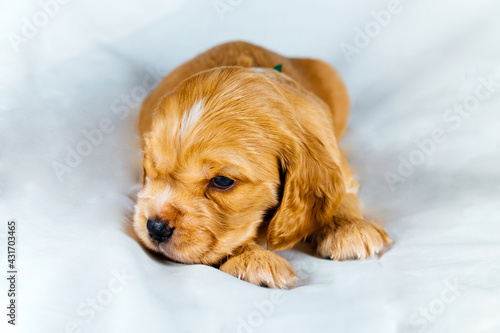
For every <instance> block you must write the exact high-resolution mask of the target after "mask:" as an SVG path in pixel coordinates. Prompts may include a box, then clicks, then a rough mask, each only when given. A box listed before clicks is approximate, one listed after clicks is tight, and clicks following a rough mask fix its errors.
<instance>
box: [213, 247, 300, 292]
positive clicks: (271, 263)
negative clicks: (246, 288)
mask: <svg viewBox="0 0 500 333" xmlns="http://www.w3.org/2000/svg"><path fill="white" fill-rule="evenodd" d="M220 270H221V271H223V272H225V273H228V274H231V275H233V276H235V277H237V278H239V279H240V280H244V281H246V282H250V283H252V284H255V285H257V286H261V287H266V288H280V289H289V288H293V287H294V286H295V285H296V283H297V278H296V276H295V272H294V270H293V268H292V266H291V265H290V263H288V261H286V260H285V259H283V258H281V257H280V256H278V255H277V254H274V253H272V252H269V251H266V250H262V251H255V252H254V251H252V252H251V253H248V252H244V253H242V254H239V255H236V256H233V257H231V258H229V259H228V260H227V261H226V262H225V263H224V264H222V265H221V266H220Z"/></svg>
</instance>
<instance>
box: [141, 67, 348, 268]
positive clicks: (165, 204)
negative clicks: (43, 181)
mask: <svg viewBox="0 0 500 333" xmlns="http://www.w3.org/2000/svg"><path fill="white" fill-rule="evenodd" d="M273 72H275V71H272V70H269V71H266V72H265V73H257V72H254V71H252V70H249V69H244V68H239V67H223V68H216V69H213V70H209V71H205V72H202V73H199V74H197V75H195V76H192V77H190V78H189V79H187V80H185V81H184V82H183V83H181V84H180V85H179V86H178V87H177V88H176V89H175V91H173V92H172V93H171V94H169V95H168V96H166V97H164V98H163V99H162V101H161V102H160V103H159V105H158V107H157V110H156V113H155V118H154V120H153V123H152V128H151V131H150V132H149V133H148V134H147V135H146V136H145V138H144V149H143V153H144V161H143V164H144V187H143V189H142V190H141V191H140V193H139V196H138V197H139V199H138V202H137V205H136V212H135V217H134V229H135V231H136V233H137V235H138V236H139V238H140V240H141V241H142V242H143V243H144V245H145V246H147V247H148V248H150V249H151V250H153V251H156V252H160V253H163V254H164V255H165V256H167V257H169V258H171V259H173V260H176V261H179V262H184V263H204V264H216V263H218V262H220V261H221V260H222V259H224V258H226V257H227V256H229V255H231V254H232V252H233V251H234V250H235V249H236V248H238V247H239V246H240V245H242V244H243V243H245V242H247V241H248V240H249V239H251V238H253V237H255V236H256V233H257V229H258V227H259V225H260V224H261V222H262V221H263V218H264V216H265V215H266V213H268V212H269V211H271V210H272V211H274V215H273V217H272V218H271V220H270V223H269V228H268V246H269V247H272V248H275V249H282V248H286V247H289V246H292V245H293V244H294V243H296V242H297V241H299V240H301V239H302V238H304V237H306V236H308V235H309V234H310V233H311V232H313V231H314V230H315V229H317V228H318V227H320V226H321V225H324V224H325V223H327V222H328V221H329V220H330V219H331V218H332V215H333V212H334V210H335V208H336V206H337V205H338V203H339V201H340V198H341V195H342V194H343V192H344V191H345V190H344V184H343V181H342V177H341V174H340V170H339V168H338V166H337V160H336V158H337V154H338V153H337V149H338V148H337V147H336V142H335V139H334V136H333V132H332V129H331V125H330V124H331V119H330V118H329V115H328V111H327V109H326V106H325V105H324V104H322V102H320V101H319V100H318V99H317V98H315V97H314V96H312V95H310V94H308V93H307V92H306V91H304V90H303V89H302V88H301V87H299V86H298V85H297V84H296V83H294V81H292V80H290V79H289V78H288V77H286V76H285V75H283V74H280V73H277V72H276V73H273Z"/></svg>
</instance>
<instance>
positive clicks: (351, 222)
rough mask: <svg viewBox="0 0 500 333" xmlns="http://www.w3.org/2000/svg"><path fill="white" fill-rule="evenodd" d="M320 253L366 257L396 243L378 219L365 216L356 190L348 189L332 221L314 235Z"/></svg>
mask: <svg viewBox="0 0 500 333" xmlns="http://www.w3.org/2000/svg"><path fill="white" fill-rule="evenodd" d="M312 243H313V246H314V247H315V249H316V252H317V253H318V255H319V256H321V257H324V258H329V259H333V260H347V259H366V258H369V257H372V256H373V255H374V254H378V253H379V252H380V251H381V250H382V249H383V248H384V247H385V246H387V245H389V244H391V243H392V240H391V239H390V238H389V235H388V234H387V233H386V232H385V231H384V229H382V227H381V226H380V225H378V224H376V223H373V222H369V221H366V220H364V219H363V215H362V213H361V210H360V205H359V200H358V197H357V195H356V194H353V193H347V194H346V195H345V196H344V198H343V199H342V202H341V203H340V206H339V208H338V210H337V212H336V213H335V216H334V217H333V219H332V222H331V223H330V224H327V225H325V226H324V227H322V228H320V229H319V230H318V231H316V232H315V233H314V234H313V235H312Z"/></svg>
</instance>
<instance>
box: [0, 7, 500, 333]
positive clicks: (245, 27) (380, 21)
mask: <svg viewBox="0 0 500 333" xmlns="http://www.w3.org/2000/svg"><path fill="white" fill-rule="evenodd" d="M59 1H60V2H56V0H42V1H41V2H40V3H38V2H37V1H22V2H21V1H17V2H12V1H11V2H8V3H7V2H4V3H2V4H1V9H2V10H1V11H0V12H2V13H3V15H2V20H0V29H1V30H0V34H1V36H2V39H1V40H0V43H1V45H0V56H1V58H0V61H1V62H0V71H1V75H0V145H1V149H0V217H1V220H2V227H1V230H0V247H1V250H0V253H1V256H0V261H1V262H3V263H4V264H5V265H6V263H5V262H6V259H7V254H6V247H7V246H6V241H7V227H6V222H7V220H8V219H16V220H17V223H18V229H17V235H18V249H17V255H18V257H17V260H18V267H19V279H18V299H17V301H18V306H19V308H18V322H17V324H18V325H17V326H16V327H15V328H16V329H17V330H12V327H11V326H10V325H7V323H6V321H7V320H6V319H7V318H6V317H5V314H4V312H5V313H6V312H7V310H6V309H5V307H3V308H4V310H2V320H1V325H2V327H4V328H8V329H9V331H13V332H14V331H15V332H37V333H38V332H72V331H78V330H79V331H80V332H217V333H219V332H383V333H387V332H413V331H415V332H417V331H425V332H439V333H442V332H500V320H499V316H498V309H499V308H500V277H499V274H500V260H499V259H498V258H499V257H500V223H499V219H500V205H499V190H500V183H499V181H500V176H499V170H500V146H499V130H498V126H499V121H500V112H499V107H500V100H499V97H500V85H499V84H498V83H499V82H500V67H499V62H498V59H500V58H499V56H500V43H499V40H498V38H499V32H500V21H499V20H498V13H499V9H500V8H499V7H500V6H499V5H498V3H496V2H495V1H472V0H470V1H453V2H451V1H432V0H422V1H403V0H402V1H401V2H400V3H399V4H398V3H397V2H394V1H395V0H392V1H378V0H377V1H365V2H363V3H360V2H357V1H322V0H317V1H307V2H306V1H303V2H298V1H264V0H260V1H254V0H253V1H243V0H241V1H229V0H220V1H215V2H213V1H181V0H178V1H153V0H140V1H139V0H130V1H91V2H88V1H67V3H64V4H63V0H59ZM360 31H361V32H360ZM19 38H24V39H19ZM237 39H241V40H247V41H250V42H254V43H256V44H259V45H262V46H264V47H267V48H270V49H271V50H274V51H276V52H279V53H282V54H284V55H288V56H304V57H315V58H320V59H323V60H325V61H328V62H329V63H331V64H332V65H334V66H335V67H336V68H338V70H339V71H340V73H341V74H342V76H343V78H344V79H345V82H346V84H347V86H348V88H349V92H350V95H351V97H352V114H351V118H350V122H349V127H348V130H347V133H346V136H345V138H344V140H343V141H342V146H343V147H344V149H346V151H347V155H348V158H349V160H350V162H351V165H352V166H353V168H354V169H355V170H356V174H357V178H358V179H359V182H360V184H361V189H360V196H361V200H362V203H363V207H364V211H365V212H366V216H367V217H368V218H370V219H373V220H377V221H379V222H381V223H382V224H383V225H384V226H385V227H386V230H387V231H388V232H389V234H390V235H391V236H392V238H393V240H394V241H395V244H394V246H393V248H392V249H391V250H390V251H389V252H387V253H386V254H385V255H384V256H383V257H382V258H381V259H374V260H368V261H346V262H332V261H327V260H323V259H319V258H316V257H314V256H311V255H310V254H311V249H310V247H308V246H307V245H299V246H297V248H296V249H294V250H290V251H285V252H283V253H281V255H283V256H284V257H285V258H287V259H288V260H290V262H291V263H292V265H293V266H294V268H295V269H296V271H297V273H298V275H299V278H300V286H299V287H298V288H296V289H294V290H290V291H283V292H276V291H273V290H270V289H265V288H260V287H256V286H253V285H251V284H248V283H245V282H242V281H239V280H238V279H236V278H233V277H231V276H229V275H226V274H224V273H222V272H220V271H218V270H216V269H214V268H211V267H207V266H201V265H181V264H176V263H172V262H169V261H167V260H158V259H156V258H152V257H151V256H150V255H148V254H147V253H146V252H145V251H144V250H143V249H142V248H141V247H140V246H139V244H137V243H136V242H135V241H134V240H132V239H131V238H130V237H129V236H127V234H126V233H125V232H124V222H125V221H127V220H130V212H131V211H132V209H133V204H134V196H135V193H136V192H137V190H138V188H139V186H140V182H141V179H140V175H141V153H140V150H139V146H138V134H137V131H136V122H137V114H138V108H139V103H140V102H141V101H142V99H143V98H144V95H145V91H146V90H149V89H150V88H151V86H152V85H154V84H155V83H156V82H157V81H158V79H159V78H160V77H161V76H163V75H164V74H165V73H167V72H168V71H170V70H171V69H173V68H175V67H176V66H177V65H179V64H180V63H181V62H183V61H185V60H187V59H189V58H191V57H193V56H194V55H196V54H197V53H199V52H202V51H205V50H206V49H208V48H209V47H211V46H214V45H216V44H218V43H221V42H225V41H229V40H237ZM16 49H17V50H18V52H16ZM488 78H489V79H490V80H492V82H493V83H486V84H485V83H484V80H486V81H487V80H488ZM479 97H480V98H479ZM476 103H477V104H478V105H476ZM454 107H455V110H454V109H453V108H454ZM460 108H462V109H463V110H465V111H460V110H459V109H460ZM460 112H462V113H460ZM76 154H78V156H76ZM84 155H86V156H84ZM57 163H59V164H57ZM61 165H64V166H65V167H66V168H62V167H61ZM55 166H56V168H59V169H58V170H59V171H57V172H59V174H60V175H59V177H58V176H57V172H56V171H55V169H54V168H55ZM398 169H400V170H399V171H398ZM387 172H390V173H392V174H389V176H387V174H386V173H387ZM396 175H397V177H400V178H397V177H396ZM386 177H390V179H391V181H392V182H395V183H394V184H393V185H394V188H393V190H391V187H390V186H389V184H390V182H388V181H386ZM4 264H2V267H5V265H4ZM130 276H132V277H133V278H131V277H130ZM0 280H1V281H2V282H1V283H0V285H1V286H2V299H4V300H5V299H6V295H5V294H6V293H4V290H6V288H7V281H6V279H5V278H2V279H0ZM4 287H5V288H4ZM3 304H4V305H5V304H6V303H5V302H3ZM2 332H5V330H4V329H3V328H2Z"/></svg>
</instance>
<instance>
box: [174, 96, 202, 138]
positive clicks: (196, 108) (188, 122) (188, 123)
mask: <svg viewBox="0 0 500 333" xmlns="http://www.w3.org/2000/svg"><path fill="white" fill-rule="evenodd" d="M203 105H204V101H203V100H199V101H196V102H195V103H194V104H193V106H192V107H191V109H189V111H187V112H186V113H184V116H183V117H182V121H181V129H180V131H179V136H181V137H182V136H184V135H185V134H186V133H187V132H189V130H190V129H191V128H192V127H193V126H194V125H195V124H196V123H197V122H198V120H200V118H201V115H202V114H203Z"/></svg>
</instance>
